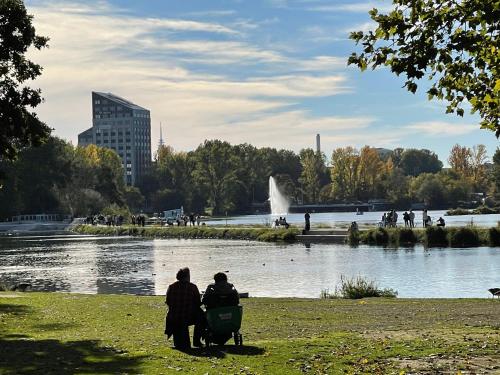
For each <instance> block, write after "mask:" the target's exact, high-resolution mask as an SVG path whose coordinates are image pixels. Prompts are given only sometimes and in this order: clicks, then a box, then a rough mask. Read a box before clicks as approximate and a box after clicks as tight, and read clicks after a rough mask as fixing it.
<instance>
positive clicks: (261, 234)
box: [73, 225, 299, 242]
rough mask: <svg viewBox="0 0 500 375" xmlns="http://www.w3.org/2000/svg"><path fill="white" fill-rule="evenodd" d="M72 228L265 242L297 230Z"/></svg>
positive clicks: (98, 232)
mask: <svg viewBox="0 0 500 375" xmlns="http://www.w3.org/2000/svg"><path fill="white" fill-rule="evenodd" d="M73 231H75V232H77V233H81V234H91V235H101V236H143V237H154V238H207V239H210V238H220V239H232V240H256V241H267V242H293V241H295V239H296V235H297V234H298V233H299V230H298V229H297V228H292V227H291V228H289V229H271V228H259V227H241V226H238V227H209V226H194V227H191V226H185V227H182V226H181V227H178V226H172V227H160V226H147V227H138V226H130V225H124V226H121V227H107V226H92V225H79V226H77V227H75V228H74V229H73Z"/></svg>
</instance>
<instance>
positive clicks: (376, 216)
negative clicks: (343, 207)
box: [206, 210, 500, 227]
mask: <svg viewBox="0 0 500 375" xmlns="http://www.w3.org/2000/svg"><path fill="white" fill-rule="evenodd" d="M403 212H404V211H398V225H399V226H401V225H403V226H404V221H403ZM414 212H415V225H416V226H417V227H421V226H422V211H414ZM383 213H384V212H382V211H369V212H364V213H363V215H356V212H323V213H311V225H313V226H314V225H317V224H326V225H329V226H344V227H345V226H347V225H349V224H350V223H351V222H353V221H356V222H357V223H358V224H360V225H372V226H373V225H376V224H377V223H378V222H379V221H380V220H381V218H382V215H383ZM445 213H446V211H443V210H429V211H428V214H429V215H430V216H431V217H432V220H433V222H434V223H435V222H436V220H437V219H439V217H443V218H444V219H445V221H446V225H447V226H464V225H469V224H471V223H473V224H474V225H477V226H481V227H496V226H497V225H498V222H499V221H500V214H491V215H457V216H445ZM275 219H276V217H275V216H271V215H269V214H263V215H244V216H228V217H227V218H218V219H216V220H207V221H206V223H207V224H208V225H214V224H224V225H225V224H226V222H227V224H229V225H244V224H254V225H255V224H259V225H263V224H269V223H270V222H271V221H272V220H275ZM286 220H287V221H288V222H289V223H290V224H297V225H303V224H304V214H287V215H286Z"/></svg>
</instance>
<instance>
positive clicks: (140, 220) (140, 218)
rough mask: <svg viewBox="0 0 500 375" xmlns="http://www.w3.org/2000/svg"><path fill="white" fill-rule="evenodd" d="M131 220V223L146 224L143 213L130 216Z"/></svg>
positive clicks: (141, 225)
mask: <svg viewBox="0 0 500 375" xmlns="http://www.w3.org/2000/svg"><path fill="white" fill-rule="evenodd" d="M131 221H132V225H136V224H137V225H138V226H140V227H143V226H145V225H146V216H144V215H143V214H140V215H137V216H135V215H132V218H131Z"/></svg>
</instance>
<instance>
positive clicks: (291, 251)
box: [0, 236, 500, 297]
mask: <svg viewBox="0 0 500 375" xmlns="http://www.w3.org/2000/svg"><path fill="white" fill-rule="evenodd" d="M183 266H189V267H190V268H191V274H192V281H193V282H194V283H196V284H197V285H198V286H199V288H200V289H204V287H205V286H206V285H207V284H208V283H210V282H211V279H212V275H213V274H214V273H215V272H217V271H226V272H228V276H229V279H230V281H231V282H233V283H234V284H235V286H236V287H237V289H238V290H239V291H240V292H249V293H250V295H251V296H259V297H260V296H267V297H278V296H294V297H318V296H319V294H320V292H321V290H322V289H330V290H333V289H334V287H335V285H337V284H338V282H339V280H340V275H345V276H349V277H352V276H358V275H361V276H365V277H368V278H370V279H375V280H376V281H377V282H378V284H379V285H380V286H381V287H387V288H394V289H396V290H397V291H398V292H399V296H400V297H488V295H489V293H488V292H487V289H488V288H491V287H500V249H499V248H487V247H480V248H471V249H449V248H443V249H441V248H434V249H430V250H425V249H424V248H423V247H422V246H416V247H414V248H411V249H403V248H400V249H397V250H396V249H384V248H382V247H373V246H372V247H368V246H360V247H358V248H350V247H349V246H346V245H332V244H312V245H310V246H305V245H304V244H293V245H276V244H267V243H259V242H250V241H227V240H171V239H168V240H145V239H138V238H126V237H119V238H109V237H108V238H102V237H83V236H52V237H51V236H47V237H17V238H12V237H10V238H5V237H2V238H0V282H5V283H13V282H29V283H31V284H32V285H33V289H35V290H50V291H71V292H80V293H131V294H164V293H165V290H166V287H167V285H168V284H169V283H171V282H173V281H174V279H175V272H176V271H177V270H178V269H179V268H180V267H183Z"/></svg>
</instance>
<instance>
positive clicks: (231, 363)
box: [0, 292, 500, 374]
mask: <svg viewBox="0 0 500 375" xmlns="http://www.w3.org/2000/svg"><path fill="white" fill-rule="evenodd" d="M242 303H243V306H244V320H243V326H242V333H243V335H244V343H245V345H244V346H243V347H242V348H237V347H234V346H232V345H228V346H226V347H221V348H217V347H215V348H213V349H210V350H206V349H200V350H193V351H192V352H189V353H182V352H179V351H176V350H173V349H171V341H166V339H165V337H164V335H163V322H164V317H165V305H164V303H163V297H139V296H117V295H75V294H64V293H12V292H3V293H0V347H1V348H2V352H1V353H2V354H1V356H0V373H1V374H28V373H29V374H73V373H81V374H97V373H101V374H115V373H116V374H118V373H128V374H170V373H177V374H178V373H182V374H185V373H192V374H205V373H208V374H232V373H238V374H283V373H287V374H302V373H311V374H319V373H328V374H344V373H349V374H354V373H359V374H373V373H379V374H389V373H394V374H404V373H424V372H425V373H445V372H447V371H450V373H454V374H456V373H457V372H458V371H459V370H461V371H463V372H464V373H465V372H466V371H469V373H476V372H479V371H485V370H487V371H490V372H494V371H498V369H499V367H498V366H499V364H500V355H499V353H500V322H499V320H498V316H499V313H500V301H498V300H492V299H464V300H439V299H428V300H404V299H384V298H376V299H363V300H356V301H354V300H343V299H335V300H319V299H316V300H311V299H270V298H251V299H246V300H242ZM495 367H496V368H495Z"/></svg>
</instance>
